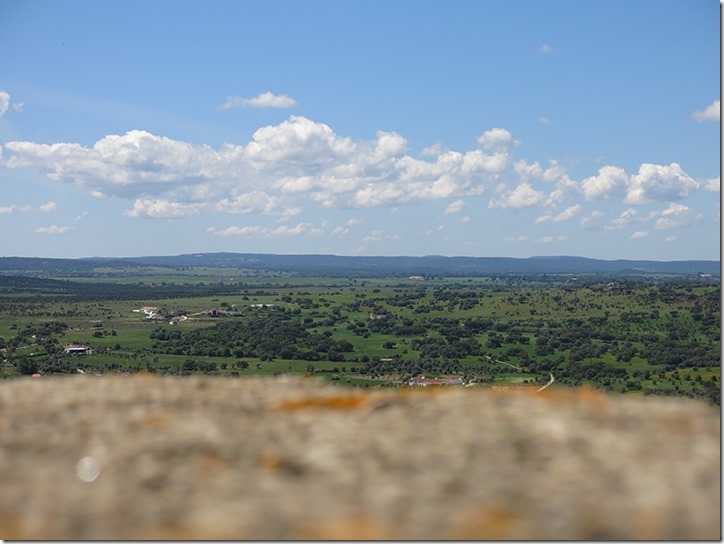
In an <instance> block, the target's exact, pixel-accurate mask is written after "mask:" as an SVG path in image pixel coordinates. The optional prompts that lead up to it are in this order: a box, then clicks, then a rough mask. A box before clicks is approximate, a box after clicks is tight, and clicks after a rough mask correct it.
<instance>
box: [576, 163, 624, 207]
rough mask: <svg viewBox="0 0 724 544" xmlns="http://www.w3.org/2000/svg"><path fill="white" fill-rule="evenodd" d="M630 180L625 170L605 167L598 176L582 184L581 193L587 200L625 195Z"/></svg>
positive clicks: (589, 178)
mask: <svg viewBox="0 0 724 544" xmlns="http://www.w3.org/2000/svg"><path fill="white" fill-rule="evenodd" d="M629 179H630V178H629V175H628V174H627V173H626V172H625V170H624V169H623V168H618V167H616V166H604V167H603V168H601V169H599V171H598V175H596V176H591V177H588V178H586V179H584V180H583V181H582V182H581V184H580V187H581V192H582V193H583V197H584V198H585V199H586V200H592V199H598V198H608V197H610V196H611V195H616V194H623V193H624V192H625V191H626V188H627V187H628V184H629Z"/></svg>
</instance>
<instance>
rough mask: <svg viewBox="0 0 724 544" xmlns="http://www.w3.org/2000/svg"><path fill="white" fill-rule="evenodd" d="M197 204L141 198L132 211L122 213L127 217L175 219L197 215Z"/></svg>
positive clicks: (134, 204)
mask: <svg viewBox="0 0 724 544" xmlns="http://www.w3.org/2000/svg"><path fill="white" fill-rule="evenodd" d="M199 207H200V205H198V204H181V203H178V202H170V201H168V200H161V199H156V200H152V199H148V198H141V199H138V200H136V201H135V202H134V203H133V209H132V210H128V211H126V212H124V215H127V216H128V217H150V218H156V219H175V218H179V217H187V216H190V215H198V214H199Z"/></svg>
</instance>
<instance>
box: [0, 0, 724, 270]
mask: <svg viewBox="0 0 724 544" xmlns="http://www.w3.org/2000/svg"><path fill="white" fill-rule="evenodd" d="M719 36H720V5H719V2H718V1H717V0H675V1H674V0H613V1H610V0H609V1H606V2H593V1H581V0H533V1H528V0H505V1H503V0H446V1H444V2H443V1H441V0H436V1H425V0H383V1H381V0H334V1H313V0H305V1H300V0H295V1H275V0H270V1H266V0H265V1H240V0H237V1H209V2H200V1H194V2H191V1H177V0H173V1H171V0H166V1H151V2H149V1H146V0H144V1H143V2H140V1H133V0H132V1H124V2H98V1H96V0H93V1H88V2H80V1H76V0H64V1H62V2H58V1H38V0H2V1H0V55H2V59H3V62H2V63H0V152H1V155H0V229H1V230H2V232H3V233H4V236H2V237H0V255H2V256H15V255H17V256H43V257H89V256H139V255H175V254H181V253H194V252H211V251H230V252H263V253H334V254H340V255H431V254H437V255H470V256H509V257H528V256H534V255H580V256H585V257H596V258H603V259H619V258H623V259H655V260H678V259H719V255H720V184H721V182H720V158H721V143H720V102H719V100H720V96H719V93H720V78H721V61H720V39H719Z"/></svg>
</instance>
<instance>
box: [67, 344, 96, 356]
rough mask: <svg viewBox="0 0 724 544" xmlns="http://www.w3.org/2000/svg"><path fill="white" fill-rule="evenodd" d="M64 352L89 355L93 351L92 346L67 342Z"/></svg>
mask: <svg viewBox="0 0 724 544" xmlns="http://www.w3.org/2000/svg"><path fill="white" fill-rule="evenodd" d="M65 353H67V354H68V355H90V354H91V353H93V348H91V347H90V346H86V345H83V344H68V345H67V346H65Z"/></svg>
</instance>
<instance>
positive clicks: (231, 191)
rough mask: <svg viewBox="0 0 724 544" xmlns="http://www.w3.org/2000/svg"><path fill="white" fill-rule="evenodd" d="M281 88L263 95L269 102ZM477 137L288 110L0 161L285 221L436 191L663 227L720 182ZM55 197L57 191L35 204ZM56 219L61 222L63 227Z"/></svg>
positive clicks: (144, 209)
mask: <svg viewBox="0 0 724 544" xmlns="http://www.w3.org/2000/svg"><path fill="white" fill-rule="evenodd" d="M265 94H271V93H265ZM279 98H280V97H277V96H274V95H271V96H270V97H266V98H265V95H260V96H259V97H257V99H259V101H260V102H265V101H266V103H273V102H274V101H275V100H277V99H279ZM252 100H256V99H252ZM472 144H473V146H472V148H471V149H468V150H464V151H455V150H449V149H446V148H444V147H443V146H442V145H440V144H439V143H434V144H432V145H430V146H428V147H427V148H425V149H424V150H423V151H421V152H420V153H418V154H417V156H416V155H415V154H414V153H412V152H411V151H410V150H409V146H408V142H407V140H406V139H405V138H404V137H403V136H402V135H400V134H398V133H396V132H389V131H378V132H377V133H376V135H375V137H374V138H372V139H368V140H354V139H352V138H349V137H346V136H343V135H340V134H337V133H336V132H335V131H334V130H333V129H332V128H331V127H330V126H328V125H326V124H323V123H319V122H315V121H313V120H311V119H308V118H306V117H302V116H294V115H292V116H290V117H289V118H288V119H287V120H285V121H283V122H281V123H279V124H276V125H269V126H264V127H261V128H259V129H258V130H257V131H256V132H254V134H253V135H252V137H251V139H250V141H248V142H246V143H245V144H244V145H240V144H232V143H228V144H225V145H222V146H220V147H218V148H213V147H211V146H208V145H198V144H192V143H188V142H183V141H178V140H174V139H171V138H168V137H165V136H159V135H155V134H151V133H149V132H147V131H143V130H131V131H129V132H127V133H125V134H122V135H108V136H105V137H104V138H101V139H100V140H98V141H97V142H95V143H94V144H93V145H92V146H83V145H81V144H78V143H52V144H41V143H35V142H29V141H13V142H8V143H6V144H5V145H4V146H3V148H2V149H1V151H2V152H3V153H2V155H0V157H3V160H2V162H1V163H0V165H2V166H3V167H5V168H10V169H13V168H38V169H41V170H42V171H44V172H45V173H46V174H47V176H48V177H49V178H51V179H53V180H56V181H57V182H59V183H71V184H74V185H77V186H79V187H81V188H83V189H84V190H86V191H87V192H88V194H91V195H93V196H94V197H97V198H108V197H114V198H117V199H123V200H125V201H128V202H129V207H128V208H127V209H126V210H125V212H124V214H125V215H126V216H127V217H131V218H149V219H181V218H184V217H190V216H199V215H202V214H213V215H214V216H216V217H219V216H224V215H226V216H236V215H245V214H255V215H266V216H275V217H277V218H278V220H279V221H286V220H289V219H290V218H292V217H295V216H297V215H299V214H301V213H303V211H304V210H306V209H309V208H312V209H318V208H320V207H321V208H323V209H324V208H327V209H355V208H358V209H359V208H374V207H388V208H390V209H394V207H397V206H401V205H404V204H407V203H413V202H416V201H440V202H441V203H442V204H443V205H444V211H442V215H443V216H447V215H453V214H457V213H460V212H461V211H462V210H464V209H465V210H466V213H468V215H467V216H466V218H465V221H466V222H470V217H471V215H474V214H475V213H483V212H484V210H485V209H487V210H489V211H488V212H485V213H500V212H501V211H502V210H512V211H513V212H515V211H516V210H522V209H533V210H536V209H537V210H538V216H537V219H535V221H534V222H535V223H536V224H551V225H553V224H557V223H561V222H564V221H570V220H572V219H574V218H576V217H577V216H580V217H581V219H580V222H581V226H582V227H584V228H586V229H605V230H617V229H619V228H623V227H626V226H630V225H633V224H635V223H638V222H645V221H651V222H653V223H654V224H653V228H656V229H664V228H673V227H678V226H684V225H686V224H691V223H692V222H693V221H696V220H698V219H697V217H699V216H698V214H697V213H696V212H695V211H694V210H689V209H688V208H686V206H684V205H683V204H681V201H682V200H683V199H685V198H686V197H688V196H690V195H691V194H693V193H695V192H696V191H700V190H706V191H719V190H720V189H719V188H720V181H719V178H709V179H703V180H697V179H694V178H693V177H691V176H690V175H689V174H687V173H686V172H685V171H684V169H683V168H682V167H681V165H679V164H677V163H671V164H668V165H658V164H650V163H644V164H641V165H640V166H639V168H638V170H637V171H636V172H635V173H628V172H626V171H625V170H624V169H623V168H620V167H618V166H615V165H605V166H602V167H600V168H599V170H598V172H597V173H596V174H594V175H591V176H589V177H586V178H584V179H582V180H581V181H576V180H574V179H571V178H570V177H569V175H568V173H567V172H566V170H565V168H563V167H562V166H561V165H559V164H558V163H557V162H556V161H553V160H551V161H549V164H548V165H547V166H542V165H541V164H539V163H538V162H530V161H528V160H526V159H525V158H515V156H514V154H513V150H514V148H516V147H517V146H518V145H519V144H520V142H519V141H517V140H515V139H514V138H513V135H512V134H511V133H510V132H509V131H507V130H506V129H503V128H499V127H497V128H491V129H488V130H484V131H482V132H481V134H480V136H479V137H478V138H476V139H475V141H474V142H472ZM473 197H476V198H477V201H479V200H480V199H482V200H483V201H484V202H487V206H485V205H483V206H480V204H479V203H478V204H476V206H477V209H475V208H472V207H471V202H473V201H472V200H471V199H472V198H473ZM605 200H614V201H616V202H620V203H621V204H625V205H627V206H629V209H628V210H627V211H625V212H623V213H622V214H621V216H619V217H617V218H615V219H611V220H609V221H608V222H607V221H606V220H605V219H604V217H603V216H602V214H601V212H599V211H593V212H592V213H589V214H588V215H586V213H584V209H583V206H582V204H585V203H586V202H591V203H595V202H596V201H605ZM659 202H660V203H664V204H665V205H669V208H666V209H665V210H663V211H661V212H657V213H658V215H656V216H655V217H654V216H651V215H649V216H646V215H642V214H639V213H638V211H637V209H636V207H638V206H641V205H644V204H652V203H653V204H656V203H659ZM672 206H673V207H672ZM676 206H679V207H676ZM681 206H683V208H682V207H681ZM55 208H56V205H55V204H54V203H52V202H49V203H47V204H45V205H42V206H39V207H38V208H37V210H38V211H44V212H50V211H53V210H55ZM684 208H686V209H684ZM16 210H20V207H16V206H15V205H14V204H12V203H8V202H0V213H3V214H7V213H14V212H15V211H16ZM348 227H349V225H347V226H346V227H340V228H339V229H338V230H336V231H335V233H336V235H344V234H346V232H347V231H348ZM48 229H51V230H48V231H47V232H48V233H51V232H52V233H58V234H61V233H63V232H64V231H61V230H59V229H60V227H57V228H55V229H52V228H51V227H48ZM39 232H41V231H39ZM42 232H46V231H42ZM210 232H212V234H213V235H216V236H251V235H257V236H282V235H290V236H291V235H301V234H305V235H316V234H319V229H318V228H317V227H314V226H312V225H311V224H309V223H307V222H304V221H299V222H297V224H296V226H293V227H290V226H287V225H282V226H279V227H257V226H255V225H237V226H234V227H230V228H229V229H226V230H224V229H220V230H216V229H214V230H213V231H210ZM552 240H553V241H556V240H557V238H553V239H552Z"/></svg>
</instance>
